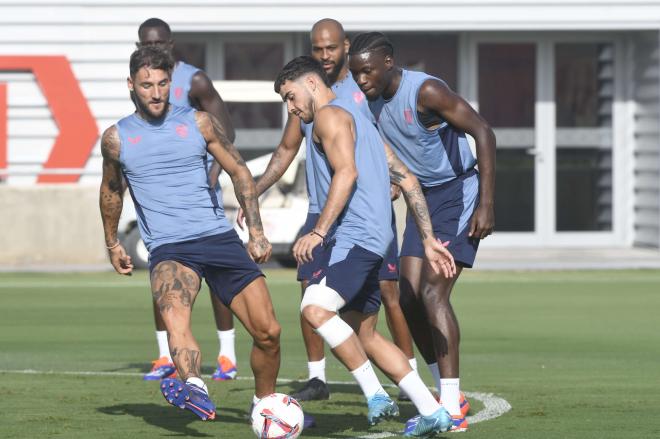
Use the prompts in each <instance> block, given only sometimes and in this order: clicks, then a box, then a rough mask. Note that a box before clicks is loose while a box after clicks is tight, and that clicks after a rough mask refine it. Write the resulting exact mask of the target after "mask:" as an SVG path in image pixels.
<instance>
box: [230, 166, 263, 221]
mask: <svg viewBox="0 0 660 439" xmlns="http://www.w3.org/2000/svg"><path fill="white" fill-rule="evenodd" d="M250 180H252V177H251V176H250V174H249V172H247V173H241V175H237V176H235V177H232V182H233V183H234V192H235V193H236V199H237V200H238V203H239V204H240V205H241V208H242V209H243V212H244V213H245V220H246V221H247V224H248V227H249V228H253V229H254V230H255V231H257V232H261V233H263V230H264V229H263V225H262V224H261V216H260V215H259V203H258V196H257V191H256V187H255V185H254V181H250Z"/></svg>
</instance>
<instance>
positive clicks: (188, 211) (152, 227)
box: [116, 105, 232, 252]
mask: <svg viewBox="0 0 660 439" xmlns="http://www.w3.org/2000/svg"><path fill="white" fill-rule="evenodd" d="M116 126H117V131H118V133H119V139H120V145H121V147H120V153H119V162H120V164H121V169H122V172H123V174H124V177H125V179H126V181H127V183H128V188H129V191H130V194H131V197H132V198H133V203H134V204H135V211H136V212H137V216H138V227H139V229H140V235H141V236H142V240H143V241H144V243H145V245H146V246H147V249H148V250H149V252H151V251H153V250H154V249H155V248H156V247H158V246H160V245H162V244H167V243H173V242H181V241H188V240H191V239H196V238H201V237H204V236H210V235H217V234H220V233H224V232H227V231H229V230H231V229H232V227H231V225H230V224H229V222H228V221H227V219H226V218H225V213H224V209H223V207H222V198H221V197H218V196H217V195H216V192H215V191H213V190H211V188H210V187H209V183H208V176H207V171H206V166H207V163H206V161H207V160H206V152H207V151H206V140H205V139H204V137H203V136H202V134H201V133H200V132H199V129H198V128H197V123H196V121H195V110H194V109H192V108H184V107H176V106H172V105H171V106H170V109H169V111H168V113H167V115H166V116H165V119H164V120H163V121H162V122H160V123H158V124H154V123H149V122H147V121H145V120H143V119H142V118H140V117H139V116H137V115H136V114H132V115H130V116H128V117H125V118H123V119H121V120H120V121H119V122H118V123H117V125H116Z"/></svg>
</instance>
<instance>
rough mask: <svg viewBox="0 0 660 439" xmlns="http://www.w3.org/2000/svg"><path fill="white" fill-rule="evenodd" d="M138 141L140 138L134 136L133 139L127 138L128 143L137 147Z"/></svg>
mask: <svg viewBox="0 0 660 439" xmlns="http://www.w3.org/2000/svg"><path fill="white" fill-rule="evenodd" d="M140 140H142V136H135V137H129V138H128V141H129V142H130V143H132V144H133V145H137V144H138V143H140Z"/></svg>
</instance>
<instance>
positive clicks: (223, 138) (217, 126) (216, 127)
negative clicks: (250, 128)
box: [209, 114, 245, 166]
mask: <svg viewBox="0 0 660 439" xmlns="http://www.w3.org/2000/svg"><path fill="white" fill-rule="evenodd" d="M209 119H211V125H212V126H213V133H214V134H215V136H216V137H217V139H218V142H220V145H221V146H222V147H223V148H224V149H225V150H226V151H227V152H228V153H229V155H231V156H232V158H233V159H234V160H236V163H237V164H238V165H242V166H245V161H244V160H243V157H241V155H240V154H239V153H238V151H237V150H236V147H235V146H234V144H233V143H232V142H231V141H230V140H229V137H227V135H226V134H225V129H224V128H223V126H222V124H221V123H220V121H219V120H218V119H217V118H216V117H215V116H213V115H212V114H209Z"/></svg>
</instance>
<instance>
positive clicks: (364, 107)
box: [300, 72, 376, 214]
mask: <svg viewBox="0 0 660 439" xmlns="http://www.w3.org/2000/svg"><path fill="white" fill-rule="evenodd" d="M332 91H334V92H335V95H336V96H337V98H339V99H344V100H352V101H353V102H354V103H355V106H356V107H357V108H358V110H359V111H360V112H361V113H362V114H363V115H364V116H365V117H366V118H367V119H368V120H369V121H370V122H371V123H373V124H375V123H376V119H374V116H373V114H372V113H371V110H370V109H369V105H368V103H367V98H366V96H365V95H364V93H362V91H361V90H360V87H358V85H357V83H356V82H355V80H354V79H353V76H352V75H351V74H350V72H349V73H348V74H347V75H346V76H345V77H344V79H342V80H339V81H337V82H335V83H334V84H333V85H332ZM312 126H313V124H311V123H310V124H306V123H305V122H302V121H301V123H300V130H301V131H302V135H303V136H304V137H305V148H306V149H305V156H306V157H309V154H310V149H311V148H313V145H312V144H313V142H312ZM305 179H306V182H307V197H308V198H309V208H308V212H309V213H316V214H318V213H321V208H320V207H319V203H318V200H317V197H316V187H315V182H314V172H313V170H312V164H311V163H310V162H309V160H306V161H305Z"/></svg>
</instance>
